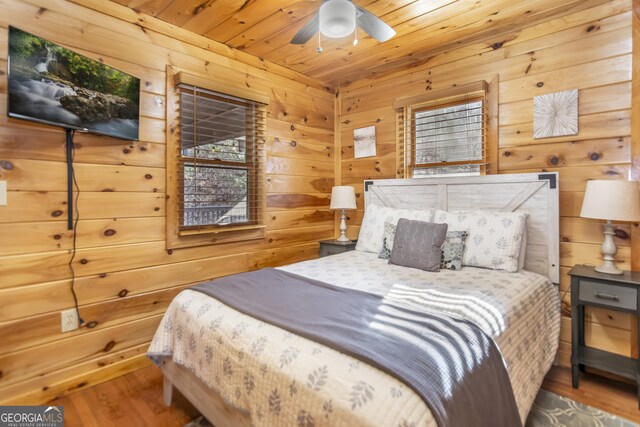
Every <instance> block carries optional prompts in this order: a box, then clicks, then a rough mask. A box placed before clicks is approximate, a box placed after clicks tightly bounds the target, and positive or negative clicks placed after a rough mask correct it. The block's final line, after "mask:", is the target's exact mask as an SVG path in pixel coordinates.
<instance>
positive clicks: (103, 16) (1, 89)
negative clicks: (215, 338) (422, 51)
mask: <svg viewBox="0 0 640 427" xmlns="http://www.w3.org/2000/svg"><path fill="white" fill-rule="evenodd" d="M8 25H13V26H16V27H18V28H21V29H24V30H26V31H29V32H32V33H34V34H37V35H39V36H42V37H44V38H46V39H48V40H51V41H53V42H56V43H58V44H62V45H64V46H66V47H69V48H71V49H73V50H75V51H77V52H80V53H82V54H85V55H88V56H90V57H92V58H95V59H99V60H101V61H104V62H105V63H107V64H109V65H112V66H115V67H117V68H119V69H121V70H123V71H125V72H128V73H131V74H133V75H135V76H137V77H139V78H141V79H142V95H141V111H142V117H141V121H140V122H141V127H140V136H141V138H140V139H141V141H140V142H136V143H128V142H124V141H120V140H117V139H113V138H107V137H98V136H92V135H82V134H78V135H77V137H76V144H77V154H76V162H75V170H76V174H77V177H78V184H79V187H80V190H81V193H80V196H79V213H80V221H79V225H78V239H77V247H78V251H77V255H76V257H75V260H74V261H73V267H74V269H75V272H76V276H77V279H76V281H75V289H76V292H77V294H78V300H79V303H80V312H81V316H82V317H83V318H84V320H85V322H86V325H87V326H85V327H82V328H80V329H79V330H77V331H73V332H69V333H65V334H62V333H60V310H63V309H68V308H71V307H73V300H72V295H71V292H70V286H71V282H70V271H69V266H68V263H69V261H70V251H69V250H70V248H71V245H72V239H71V237H72V236H71V233H70V232H69V231H67V230H66V214H67V209H66V193H65V191H66V175H65V173H66V172H65V162H64V160H65V157H64V156H65V152H64V140H65V138H64V133H63V132H62V131H60V130H57V129H55V128H52V127H45V126H39V125H33V124H29V123H26V122H23V121H18V120H12V119H8V118H7V115H6V111H5V109H6V97H7V75H6V69H7V27H8ZM167 64H170V65H173V66H175V67H176V68H179V69H181V70H186V71H189V72H191V73H197V74H202V75H207V76H209V77H210V78H211V79H220V80H221V81H224V82H225V83H230V82H232V83H234V84H238V85H240V86H242V87H249V88H251V87H255V88H257V89H259V90H261V91H263V92H267V93H269V94H270V98H271V102H270V105H269V109H268V113H269V118H268V123H267V134H268V142H267V155H268V161H267V165H266V171H267V189H268V190H267V211H268V216H267V217H268V221H267V225H268V228H267V238H266V239H265V240H264V241H252V242H244V243H234V244H224V245H215V246H205V247H194V248H188V249H179V250H174V251H167V250H166V248H165V188H166V183H165V139H166V138H165V130H166V129H165V128H166V123H165V114H166V111H165V94H166V88H165V80H166V76H165V70H166V66H167ZM333 139H334V92H333V90H330V89H327V88H325V87H324V85H323V84H322V83H320V82H318V81H315V80H313V79H310V78H308V77H306V76H303V75H300V74H298V73H295V72H293V71H290V70H287V69H285V68H282V67H280V66H277V65H275V64H271V63H268V62H265V61H262V60H260V59H259V58H257V57H253V56H251V55H248V54H244V53H242V52H240V51H237V50H233V49H230V48H228V47H226V46H223V45H220V44H218V43H216V42H213V41H211V40H209V39H206V38H204V37H201V36H196V35H195V34H193V33H190V32H188V31H186V30H181V29H179V28H175V27H173V26H171V25H169V24H166V23H163V22H162V21H159V20H156V19H154V18H150V17H148V16H144V15H141V14H137V13H136V12H134V11H132V10H130V9H127V8H125V7H123V6H120V5H118V4H116V3H112V2H105V1H102V0H97V1H94V0H77V1H76V2H67V1H64V0H0V179H2V180H7V181H8V188H9V194H8V206H6V207H0V242H1V244H0V404H9V403H22V404H26V403H37V402H45V401H48V400H50V399H51V398H54V397H56V396H59V395H61V394H64V393H67V392H69V391H72V390H75V389H78V388H80V387H85V386H88V385H91V384H95V383H98V382H101V381H105V380H107V379H110V378H112V377H115V376H118V375H122V374H123V373H126V372H128V371H131V370H133V369H137V368H139V367H141V366H144V365H146V364H148V363H149V362H148V361H147V359H146V356H145V351H146V348H147V346H148V343H149V341H150V340H151V338H152V336H153V333H154V331H155V328H156V326H157V325H158V322H159V321H160V319H161V316H162V313H163V312H164V310H165V309H166V307H167V306H168V304H169V302H170V301H171V299H172V298H173V297H174V296H175V295H176V294H177V293H178V292H180V291H181V290H182V289H183V288H184V287H185V286H187V285H188V284H190V283H194V282H198V281H203V280H206V279H211V278H214V277H217V276H222V275H226V274H231V273H237V272H242V271H247V270H251V269H256V268H261V267H264V266H272V265H279V264H286V263H290V262H295V261H298V260H304V259H310V258H314V257H317V255H318V243H317V242H318V240H319V239H324V238H331V237H332V236H333V235H334V215H333V213H332V212H331V211H329V209H328V206H329V195H330V192H331V187H332V185H333V183H334V165H335V160H334V148H333Z"/></svg>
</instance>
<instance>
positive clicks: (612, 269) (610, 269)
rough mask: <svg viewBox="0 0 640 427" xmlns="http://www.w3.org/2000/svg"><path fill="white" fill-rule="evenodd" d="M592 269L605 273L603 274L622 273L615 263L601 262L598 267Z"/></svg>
mask: <svg viewBox="0 0 640 427" xmlns="http://www.w3.org/2000/svg"><path fill="white" fill-rule="evenodd" d="M594 270H595V271H597V272H598V273H605V274H623V273H624V271H623V270H620V269H619V268H618V267H616V266H615V265H614V266H610V265H604V264H603V265H601V266H599V267H596V268H595V269H594Z"/></svg>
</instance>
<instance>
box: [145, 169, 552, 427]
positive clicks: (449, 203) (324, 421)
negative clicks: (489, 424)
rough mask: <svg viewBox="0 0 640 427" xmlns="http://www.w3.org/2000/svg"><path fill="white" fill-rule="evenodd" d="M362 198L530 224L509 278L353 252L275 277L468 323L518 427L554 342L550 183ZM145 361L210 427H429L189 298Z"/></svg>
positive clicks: (359, 378)
mask: <svg viewBox="0 0 640 427" xmlns="http://www.w3.org/2000/svg"><path fill="white" fill-rule="evenodd" d="M365 189H366V191H365V206H368V205H369V204H372V203H373V204H377V205H386V206H403V207H406V206H411V207H415V208H427V207H433V206H437V207H439V208H441V209H449V210H464V209H485V210H496V211H526V212H527V213H528V214H529V218H528V220H527V235H528V239H527V242H526V247H527V252H526V254H527V257H526V259H525V269H524V270H521V271H519V272H517V273H507V272H504V271H496V270H489V269H482V268H473V267H465V268H463V269H462V270H460V271H449V270H447V271H441V272H439V273H429V272H425V271H421V270H417V269H411V268H406V267H400V266H396V265H390V264H388V263H387V261H386V260H383V259H379V258H378V256H377V255H376V254H372V253H366V252H359V251H352V252H347V253H344V254H340V255H334V256H330V257H325V258H321V259H316V260H311V261H305V262H300V263H296V264H292V265H289V266H285V267H281V268H280V269H282V270H284V271H287V272H290V273H293V274H296V275H299V276H303V277H309V278H313V279H316V280H320V281H323V282H326V283H329V284H332V285H336V286H340V287H345V288H350V289H357V290H362V291H365V292H368V293H372V294H377V295H381V296H385V295H389V294H393V293H397V292H404V293H407V292H409V293H412V295H416V297H418V298H424V299H426V300H428V301H429V305H430V307H429V309H435V310H439V311H441V312H443V313H446V314H450V315H452V316H458V317H462V318H465V319H468V320H470V321H472V322H474V323H475V324H476V325H478V326H479V327H480V328H481V329H482V330H483V331H484V332H485V333H486V334H487V335H489V336H491V337H492V338H493V339H494V340H495V343H496V344H497V346H498V347H499V349H500V352H501V354H502V357H503V359H504V362H505V364H506V366H507V372H508V375H509V379H510V381H511V385H512V388H513V391H514V395H515V398H516V403H517V407H518V408H517V409H518V412H519V415H520V418H521V419H522V420H524V419H525V418H526V415H527V414H528V411H529V409H530V407H531V404H532V403H533V400H534V398H535V396H536V394H537V392H538V389H539V387H540V385H541V383H542V379H543V378H544V375H545V374H546V372H547V371H548V369H549V368H550V366H551V364H552V363H553V361H554V358H555V353H556V350H557V346H558V339H559V328H560V301H559V297H558V292H557V289H556V287H555V286H554V283H557V282H558V277H559V271H558V249H557V246H558V237H557V236H558V233H557V230H558V228H557V227H558V193H557V192H558V181H557V175H556V174H541V175H539V174H520V175H504V176H490V177H475V178H469V177H459V178H447V179H433V180H432V179H429V180H425V179H422V180H378V181H367V182H366V183H365ZM148 353H149V355H150V356H151V357H152V358H153V359H154V360H155V361H156V362H157V363H158V364H159V366H160V367H161V369H162V371H163V373H164V375H165V401H166V402H167V404H170V401H171V392H172V387H173V386H174V385H175V386H176V387H177V388H178V389H179V390H180V391H181V392H182V393H183V394H184V395H185V396H186V397H187V398H188V399H189V400H190V401H191V402H192V403H193V404H194V406H196V407H197V408H198V409H199V410H200V411H201V412H202V413H203V415H205V417H207V418H208V419H209V420H210V421H211V422H212V423H214V425H215V426H216V427H224V426H244V425H246V426H249V425H255V426H279V425H282V426H296V425H298V426H321V425H327V426H387V425H389V426H435V425H436V422H435V419H434V417H433V416H432V413H431V411H430V410H429V407H428V406H427V405H426V404H425V403H424V402H423V400H422V399H421V398H420V397H419V396H418V395H417V394H416V393H415V392H414V391H413V390H412V389H411V388H409V387H407V386H406V385H405V384H403V383H402V382H400V381H399V380H397V379H396V378H394V377H392V376H390V375H388V374H387V373H385V372H382V371H380V370H378V369H376V368H374V367H372V366H369V365H368V364H366V363H363V362H361V361H359V360H357V359H355V358H352V357H350V356H347V355H345V354H342V353H340V352H338V351H335V350H333V349H331V348H329V347H326V346H323V345H320V344H317V343H315V342H313V341H310V340H308V339H306V338H303V337H301V336H298V335H295V334H292V333H290V332H287V331H285V330H282V329H280V328H277V327H275V326H272V325H270V324H268V323H264V322H261V321H259V320H256V319H254V318H252V317H250V316H247V315H244V314H242V313H240V312H238V311H236V310H234V309H232V308H230V307H228V306H226V305H225V304H223V303H221V302H219V301H217V300H215V299H213V298H210V297H207V296H205V295H203V294H201V293H199V292H195V291H192V290H186V291H184V292H182V293H181V294H180V295H178V296H177V297H176V298H175V300H174V301H173V302H172V303H171V305H170V307H169V309H168V310H167V313H166V315H165V317H164V319H163V321H162V322H161V324H160V326H159V328H158V331H157V333H156V335H155V337H154V340H153V342H152V344H151V346H150V348H149V352H148Z"/></svg>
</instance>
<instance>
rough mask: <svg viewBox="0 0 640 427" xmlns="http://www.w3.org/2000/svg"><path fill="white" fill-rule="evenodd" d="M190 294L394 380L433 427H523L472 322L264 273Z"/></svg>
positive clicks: (487, 342) (500, 369) (503, 374)
mask: <svg viewBox="0 0 640 427" xmlns="http://www.w3.org/2000/svg"><path fill="white" fill-rule="evenodd" d="M191 289H192V290H195V291H199V292H202V293H204V294H206V295H209V296H211V297H214V298H215V299H217V300H219V301H220V302H222V303H224V304H226V305H228V306H229V307H231V308H233V309H235V310H238V311H240V312H242V313H244V314H247V315H249V316H251V317H254V318H256V319H259V320H261V321H264V322H267V323H270V324H272V325H275V326H277V327H280V328H282V329H285V330H288V331H290V332H292V333H294V334H297V335H300V336H302V337H305V338H308V339H310V340H313V341H315V342H318V343H320V344H323V345H325V346H327V347H331V348H333V349H335V350H337V351H340V352H342V353H345V354H348V355H349V356H352V357H354V358H356V359H359V360H362V361H363V362H366V363H368V364H370V365H372V366H375V367H376V368H378V369H380V370H382V371H384V372H386V373H388V374H390V375H392V376H394V377H396V378H398V379H399V380H401V381H402V382H404V383H405V384H406V385H407V386H409V387H411V388H412V389H413V390H414V391H415V392H416V393H418V395H420V396H421V397H422V399H423V400H424V401H425V403H426V404H427V405H428V406H429V408H430V409H431V412H432V413H433V416H434V417H435V419H436V421H437V423H438V425H439V426H440V427H467V426H473V427H482V426H487V427H489V426H490V427H517V426H522V422H521V420H520V416H519V415H518V408H517V405H516V402H515V397H514V395H513V390H512V388H511V382H510V381H509V375H508V373H507V370H506V368H505V366H504V363H503V360H502V356H501V354H500V352H499V350H498V348H497V346H496V344H495V343H494V341H493V340H492V339H491V338H490V337H488V336H487V335H486V334H485V333H484V332H483V331H482V330H480V328H478V327H477V326H476V325H474V324H472V323H471V322H467V321H464V320H459V319H453V318H450V317H448V316H445V315H440V314H434V313H429V314H425V313H423V312H415V311H413V310H411V309H408V308H407V307H402V306H400V305H396V304H393V303H390V302H388V301H385V300H384V299H383V298H382V297H380V296H377V295H373V294H369V293H366V292H362V291H357V290H353V289H346V288H342V287H338V286H333V285H330V284H327V283H323V282H319V281H316V280H311V279H308V278H306V277H302V276H298V275H296V274H292V273H288V272H285V271H281V270H276V269H271V268H265V269H262V270H258V271H254V272H249V273H242V274H236V275H233V276H228V277H223V278H221V279H217V280H213V281H210V282H206V283H202V284H199V285H197V286H194V287H193V288H191Z"/></svg>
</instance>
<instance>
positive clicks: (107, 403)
mask: <svg viewBox="0 0 640 427" xmlns="http://www.w3.org/2000/svg"><path fill="white" fill-rule="evenodd" d="M543 388H545V389H547V390H549V391H552V392H554V393H557V394H561V395H563V396H567V397H569V398H571V399H574V400H576V401H578V402H582V403H584V404H586V405H590V406H594V407H596V408H600V409H602V410H604V411H607V412H610V413H612V414H616V415H619V416H621V417H623V418H627V419H629V420H631V421H634V422H636V423H640V410H638V401H637V397H636V389H635V387H634V386H632V385H629V384H625V383H620V382H617V381H613V380H610V379H608V378H604V377H601V376H598V375H594V374H589V373H586V374H583V375H582V377H581V379H580V388H579V389H577V390H575V389H573V388H572V387H571V373H570V371H569V370H568V369H564V368H552V370H551V372H549V375H547V378H546V379H545V382H544V385H543ZM52 404H54V405H63V406H64V412H65V425H66V426H67V427H76V426H83V427H85V426H86V427H111V426H114V427H129V426H134V427H146V426H148V427H182V426H183V425H184V424H186V423H187V422H188V421H190V420H191V419H193V418H195V417H196V416H197V415H198V412H197V411H196V410H195V409H194V408H193V407H192V406H191V404H189V402H187V401H186V400H185V399H184V398H183V397H182V396H180V394H179V393H177V392H176V393H175V394H174V403H173V404H172V405H171V407H170V408H167V407H166V406H165V405H164V403H163V402H162V374H161V373H160V370H159V369H157V368H156V367H155V366H150V367H148V368H144V369H141V370H139V371H135V372H132V373H130V374H127V375H125V376H123V377H119V378H116V379H115V380H111V381H108V382H105V383H102V384H99V385H97V386H94V387H91V388H87V389H86V390H82V391H79V392H77V393H74V394H71V395H69V396H66V397H63V398H61V399H57V400H55V401H54V402H52Z"/></svg>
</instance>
